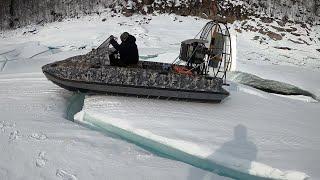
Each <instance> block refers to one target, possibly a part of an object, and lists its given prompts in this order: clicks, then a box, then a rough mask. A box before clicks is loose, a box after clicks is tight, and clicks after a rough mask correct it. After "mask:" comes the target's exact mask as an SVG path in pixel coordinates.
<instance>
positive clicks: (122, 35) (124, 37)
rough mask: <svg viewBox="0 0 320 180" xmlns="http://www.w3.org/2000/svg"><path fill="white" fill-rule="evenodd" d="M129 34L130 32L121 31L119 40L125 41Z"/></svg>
mask: <svg viewBox="0 0 320 180" xmlns="http://www.w3.org/2000/svg"><path fill="white" fill-rule="evenodd" d="M129 35H130V34H129V33H128V32H124V33H122V34H121V36H120V39H121V41H122V42H124V41H126V40H127V39H128V37H129Z"/></svg>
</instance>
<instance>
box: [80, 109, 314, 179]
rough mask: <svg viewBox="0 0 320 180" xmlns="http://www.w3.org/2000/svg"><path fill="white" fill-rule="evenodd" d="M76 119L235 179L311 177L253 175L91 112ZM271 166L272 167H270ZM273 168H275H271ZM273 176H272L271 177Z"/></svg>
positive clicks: (297, 173) (147, 148)
mask: <svg viewBox="0 0 320 180" xmlns="http://www.w3.org/2000/svg"><path fill="white" fill-rule="evenodd" d="M75 121H76V122H78V123H80V124H82V125H85V126H87V127H91V128H93V129H96V130H99V131H104V132H105V133H107V134H110V133H111V134H113V135H116V136H119V137H120V138H122V139H124V140H127V141H129V142H132V143H134V144H136V145H138V146H140V147H142V148H144V149H146V150H149V151H151V152H154V153H156V154H160V155H165V156H167V157H168V158H170V159H174V160H177V161H181V162H184V163H187V164H190V165H192V166H195V167H198V168H200V169H203V170H206V171H209V172H212V173H215V174H218V175H221V176H225V177H230V178H233V179H245V180H256V179H259V180H260V179H293V180H298V179H304V180H306V179H308V178H309V177H308V176H307V175H306V174H304V173H300V172H294V171H292V172H291V171H290V172H288V173H284V175H279V172H280V174H281V173H282V172H281V171H279V170H278V169H274V171H275V174H274V175H275V176H273V175H272V174H265V177H264V176H263V175H262V176H261V175H260V176H259V175H253V174H250V172H249V170H247V172H242V171H239V170H237V169H232V168H229V167H225V166H223V165H220V164H217V163H216V162H214V160H212V159H207V158H202V157H199V156H196V155H193V154H190V153H187V152H185V151H182V150H179V149H177V148H175V147H173V146H170V145H167V144H164V143H161V142H159V141H156V140H153V139H152V138H148V137H145V136H142V135H139V134H137V133H135V132H132V131H130V130H126V129H123V128H121V127H117V126H116V125H113V124H111V123H108V122H106V121H104V120H103V119H100V117H99V118H96V117H94V116H91V115H90V113H86V112H84V111H81V112H80V113H78V114H77V115H76V116H75ZM270 168H271V167H270ZM271 169H273V168H271ZM270 176H271V177H270Z"/></svg>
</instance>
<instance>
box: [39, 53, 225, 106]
mask: <svg viewBox="0 0 320 180" xmlns="http://www.w3.org/2000/svg"><path fill="white" fill-rule="evenodd" d="M104 64H108V52H101V51H99V52H97V50H96V51H92V52H90V53H88V54H86V55H80V56H75V57H71V58H68V59H66V60H63V61H58V62H54V63H51V64H47V65H45V66H43V67H42V71H43V73H44V74H45V76H46V77H47V78H48V79H49V80H50V81H52V82H53V83H55V84H57V85H59V86H60V87H62V88H65V89H68V90H72V91H78V90H80V91H92V92H103V93H116V94H126V95H138V96H149V97H164V98H177V99H189V100H200V101H215V102H220V101H221V100H223V99H224V98H226V97H227V96H228V95H229V93H228V92H227V91H226V90H224V89H223V88H222V85H223V80H222V79H221V78H212V77H204V76H188V75H183V74H177V73H175V72H173V70H172V69H171V68H170V67H171V64H166V63H157V62H147V61H141V62H139V64H138V65H136V66H134V67H117V66H110V65H104Z"/></svg>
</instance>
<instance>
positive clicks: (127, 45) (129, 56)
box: [110, 35, 139, 65]
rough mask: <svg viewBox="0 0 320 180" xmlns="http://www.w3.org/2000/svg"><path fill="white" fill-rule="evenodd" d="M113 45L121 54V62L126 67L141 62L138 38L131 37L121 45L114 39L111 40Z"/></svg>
mask: <svg viewBox="0 0 320 180" xmlns="http://www.w3.org/2000/svg"><path fill="white" fill-rule="evenodd" d="M110 43H111V45H112V46H113V47H114V48H115V49H116V50H117V51H119V53H120V61H121V63H123V64H125V65H129V64H137V63H138V61H139V53H138V47H137V45H136V38H135V37H134V36H132V35H129V37H128V38H127V40H126V41H124V42H122V43H121V44H120V45H119V44H118V43H117V41H115V40H114V39H111V40H110Z"/></svg>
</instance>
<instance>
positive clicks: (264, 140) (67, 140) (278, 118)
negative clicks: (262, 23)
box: [0, 13, 320, 180]
mask: <svg viewBox="0 0 320 180" xmlns="http://www.w3.org/2000/svg"><path fill="white" fill-rule="evenodd" d="M103 18H106V21H102V19H103ZM206 22H207V20H204V19H199V18H195V17H180V16H175V15H159V16H138V15H135V16H132V17H123V16H115V17H111V15H110V14H109V13H105V14H102V15H101V16H98V15H93V16H86V17H82V18H80V19H68V20H64V21H62V22H55V23H50V24H46V25H44V26H34V27H26V28H21V29H17V30H13V31H5V32H2V33H1V34H0V36H1V37H0V38H1V39H0V69H1V72H0V99H1V101H0V107H1V108H0V114H1V117H0V144H1V146H0V152H1V155H0V179H128V178H130V179H190V180H191V179H195V180H199V179H229V178H228V177H222V176H219V175H217V173H218V174H219V173H220V174H223V175H225V176H231V177H234V176H232V173H239V172H242V173H244V174H251V175H257V176H260V177H270V178H278V179H303V178H305V177H307V176H310V179H319V178H320V169H319V166H318V164H319V162H320V159H319V158H318V157H319V156H318V153H319V152H320V139H319V132H318V129H319V118H318V114H319V107H320V106H319V103H318V102H317V101H315V100H310V99H307V98H306V97H301V96H290V97H289V98H288V96H279V95H275V94H269V93H266V92H263V91H260V90H257V89H254V88H251V87H248V86H245V85H240V84H237V83H234V82H230V86H229V87H226V88H227V89H228V90H229V91H230V92H231V96H230V97H228V98H227V99H226V100H225V101H224V102H222V103H221V104H210V103H195V102H181V101H165V100H156V99H140V98H132V97H119V96H103V95H100V96H86V98H85V104H84V108H83V111H82V113H83V115H84V117H85V116H90V117H92V118H82V119H81V118H80V120H82V123H81V124H77V123H74V122H72V121H69V120H67V116H68V114H67V113H66V110H67V108H68V103H69V101H70V98H71V96H72V95H73V94H72V93H71V92H69V91H67V90H64V89H62V88H60V87H58V86H56V85H54V84H53V83H51V82H49V81H47V79H46V78H45V77H44V75H43V74H42V73H41V66H42V65H44V64H46V63H49V62H53V61H57V60H62V59H65V58H67V57H70V56H74V55H78V54H84V53H86V52H88V51H90V50H91V48H95V47H97V46H98V45H99V44H100V43H102V42H103V41H104V40H105V39H106V38H107V37H108V36H109V35H111V34H113V35H116V36H119V35H120V33H121V32H123V31H128V32H130V33H132V34H134V35H135V36H136V37H137V43H138V47H139V52H140V58H141V59H146V60H152V61H162V62H172V61H173V60H174V59H175V58H176V56H177V55H178V52H179V47H180V42H181V41H182V40H185V39H189V38H192V37H194V36H195V35H196V34H197V33H198V32H199V31H200V29H201V28H202V26H203V25H204V24H205V23H206ZM237 23H238V24H240V23H241V22H236V23H235V24H234V25H233V28H235V27H236V26H237ZM251 23H254V22H251ZM28 28H32V29H34V28H36V29H37V31H36V32H37V33H35V34H28V33H24V32H25V31H27V30H28ZM312 29H313V31H312V32H311V36H314V37H317V33H319V31H320V30H319V26H315V27H312ZM80 30H81V31H80ZM299 31H301V32H302V31H303V29H301V28H300V29H299ZM232 33H233V35H234V36H235V37H236V38H237V62H236V68H235V70H238V71H242V72H246V73H251V74H255V75H258V76H260V77H262V78H265V79H271V80H277V81H280V82H285V83H289V84H292V85H295V86H297V87H299V88H301V89H304V90H307V91H309V92H311V93H313V94H315V95H316V96H318V97H319V95H320V86H319V81H320V79H319V77H320V71H319V64H320V63H319V62H320V59H319V54H320V52H318V51H316V49H317V48H319V47H318V44H317V43H318V41H317V40H314V41H310V42H309V41H308V42H309V43H310V45H306V44H295V43H292V41H289V39H292V38H294V37H293V36H291V35H288V36H286V38H284V39H283V40H281V41H277V42H275V41H272V40H270V39H266V40H265V42H264V43H261V44H260V43H259V42H258V41H255V40H253V37H255V36H257V33H251V32H242V33H237V32H236V31H234V30H233V29H232ZM258 35H259V34H258ZM259 36H262V35H259ZM314 39H316V38H314ZM274 46H288V47H290V48H291V49H292V50H291V51H285V50H281V49H275V48H274ZM234 67H235V66H234ZM93 119H95V120H93ZM84 121H87V122H84ZM97 122H99V123H102V124H103V123H107V124H112V125H117V126H119V127H121V128H122V129H126V130H130V132H133V133H134V134H138V135H139V136H140V137H142V138H146V139H152V140H154V141H153V142H156V143H158V145H159V142H160V143H162V144H167V145H170V147H174V148H176V149H178V150H179V152H186V153H187V155H192V156H187V158H191V159H186V160H183V159H179V157H178V158H177V157H172V155H179V154H177V153H174V154H168V153H166V152H167V151H160V152H159V150H158V149H148V148H145V149H144V148H142V147H143V145H144V144H143V143H142V142H141V143H140V144H139V143H137V142H135V141H133V140H132V139H127V140H128V141H131V142H133V143H130V142H127V141H125V140H124V139H123V138H126V137H122V138H119V136H116V135H114V134H110V132H106V131H104V130H103V127H101V126H99V127H97ZM84 124H86V125H85V126H83V125H84ZM100 125H101V124H100ZM239 130H240V133H239ZM241 132H242V133H241ZM244 132H246V133H244ZM118 135H119V134H118ZM244 135H246V136H244ZM135 143H137V144H138V145H139V146H137V145H136V144H135ZM149 148H150V147H149ZM149 150H150V151H149ZM171 150H172V149H171ZM154 151H157V152H154ZM158 153H159V154H158ZM168 156H169V157H168ZM194 157H199V158H200V159H198V160H201V161H202V162H204V161H205V162H208V163H209V165H210V163H215V164H216V165H217V166H212V164H211V165H210V166H205V165H204V166H202V165H200V164H199V163H197V162H191V161H192V160H194V159H192V158H194ZM206 160H207V161H206ZM201 161H200V162H201ZM184 162H185V163H184ZM190 164H192V165H193V166H192V165H190ZM198 167H199V168H198ZM208 167H209V168H208ZM221 167H227V168H231V169H232V173H231V175H230V173H228V172H225V171H222V172H221V170H223V169H221ZM200 168H202V169H203V170H202V169H200ZM210 168H211V169H210ZM210 170H213V173H212V172H209V171H210ZM304 173H305V174H304ZM250 177H254V176H250Z"/></svg>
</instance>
